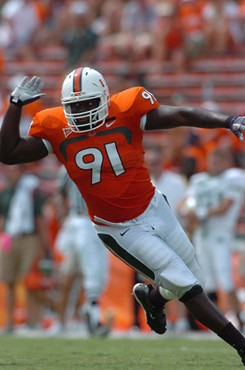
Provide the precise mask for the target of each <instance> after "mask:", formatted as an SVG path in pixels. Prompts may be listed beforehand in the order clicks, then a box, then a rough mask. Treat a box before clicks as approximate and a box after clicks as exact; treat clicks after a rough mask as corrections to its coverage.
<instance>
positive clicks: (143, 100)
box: [118, 86, 160, 129]
mask: <svg viewBox="0 0 245 370" xmlns="http://www.w3.org/2000/svg"><path fill="white" fill-rule="evenodd" d="M118 98H119V105H120V109H121V111H122V112H124V113H126V114H127V115H128V116H129V117H131V118H134V119H139V120H140V126H141V128H142V129H144V124H145V122H146V115H147V113H149V112H150V111H152V110H153V109H157V108H158V107H159V106H160V104H159V103H158V101H157V99H156V98H155V96H154V95H153V94H152V93H151V92H149V91H147V90H146V89H145V88H144V87H142V86H137V87H133V88H131V89H127V90H124V91H123V92H121V93H120V94H118Z"/></svg>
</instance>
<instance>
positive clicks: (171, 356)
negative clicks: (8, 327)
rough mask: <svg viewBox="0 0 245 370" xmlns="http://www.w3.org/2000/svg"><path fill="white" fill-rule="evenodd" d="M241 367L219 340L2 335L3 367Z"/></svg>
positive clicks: (27, 369)
mask: <svg viewBox="0 0 245 370" xmlns="http://www.w3.org/2000/svg"><path fill="white" fill-rule="evenodd" d="M239 368H240V369H241V368H242V364H241V361H240V358H239V356H238V355H237V354H236V352H235V351H234V350H233V349H232V348H230V347H229V346H228V345H226V344H225V343H223V342H222V341H216V340H210V341H208V340H201V341H193V340H188V339H183V338H182V339H174V338H167V339H163V340H161V339H160V340H159V339H157V340H154V339H151V340H147V339H144V340H135V339H75V340H73V339H60V338H48V339H46V338H44V339H43V338H42V339H40V338H38V339H36V338H28V339H27V338H25V339H24V338H15V337H11V336H6V337H1V338H0V369H3V370H12V369H15V370H76V369H86V370H90V369H91V370H97V369H106V370H109V369H113V370H135V369H137V370H145V369H146V370H148V369H151V370H160V369H166V370H172V369H173V370H180V369H186V370H192V369H193V370H202V369H209V370H232V369H239Z"/></svg>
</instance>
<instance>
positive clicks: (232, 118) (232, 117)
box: [225, 116, 239, 129]
mask: <svg viewBox="0 0 245 370" xmlns="http://www.w3.org/2000/svg"><path fill="white" fill-rule="evenodd" d="M238 117H239V116H229V117H228V118H227V119H226V121H225V124H226V128H229V129H231V126H232V123H233V122H234V121H235V119H236V118H238Z"/></svg>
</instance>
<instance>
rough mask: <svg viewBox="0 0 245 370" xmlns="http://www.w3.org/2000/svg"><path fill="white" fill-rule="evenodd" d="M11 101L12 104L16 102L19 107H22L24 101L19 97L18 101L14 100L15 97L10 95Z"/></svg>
mask: <svg viewBox="0 0 245 370" xmlns="http://www.w3.org/2000/svg"><path fill="white" fill-rule="evenodd" d="M9 101H10V103H11V104H14V105H16V106H17V107H22V106H23V103H22V101H21V100H19V99H18V101H17V102H15V101H14V97H13V96H11V95H10V99H9Z"/></svg>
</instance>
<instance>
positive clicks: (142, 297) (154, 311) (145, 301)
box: [133, 283, 167, 334]
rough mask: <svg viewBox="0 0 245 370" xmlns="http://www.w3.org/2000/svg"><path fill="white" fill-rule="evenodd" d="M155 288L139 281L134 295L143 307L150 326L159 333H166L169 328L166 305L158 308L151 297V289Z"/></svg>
mask: <svg viewBox="0 0 245 370" xmlns="http://www.w3.org/2000/svg"><path fill="white" fill-rule="evenodd" d="M152 289H153V286H152V285H150V284H149V285H146V284H142V283H138V284H136V285H135V286H134V288H133V295H134V297H135V299H136V300H137V301H138V302H139V304H140V305H141V306H142V307H143V309H144V311H145V314H146V319H147V324H148V325H149V326H150V328H151V329H152V330H153V331H155V332H156V333H158V334H164V333H165V331H166V330H167V323H166V315H165V312H164V307H162V308H160V309H159V308H156V307H155V306H154V305H153V304H152V302H151V299H150V291H151V290H152Z"/></svg>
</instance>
